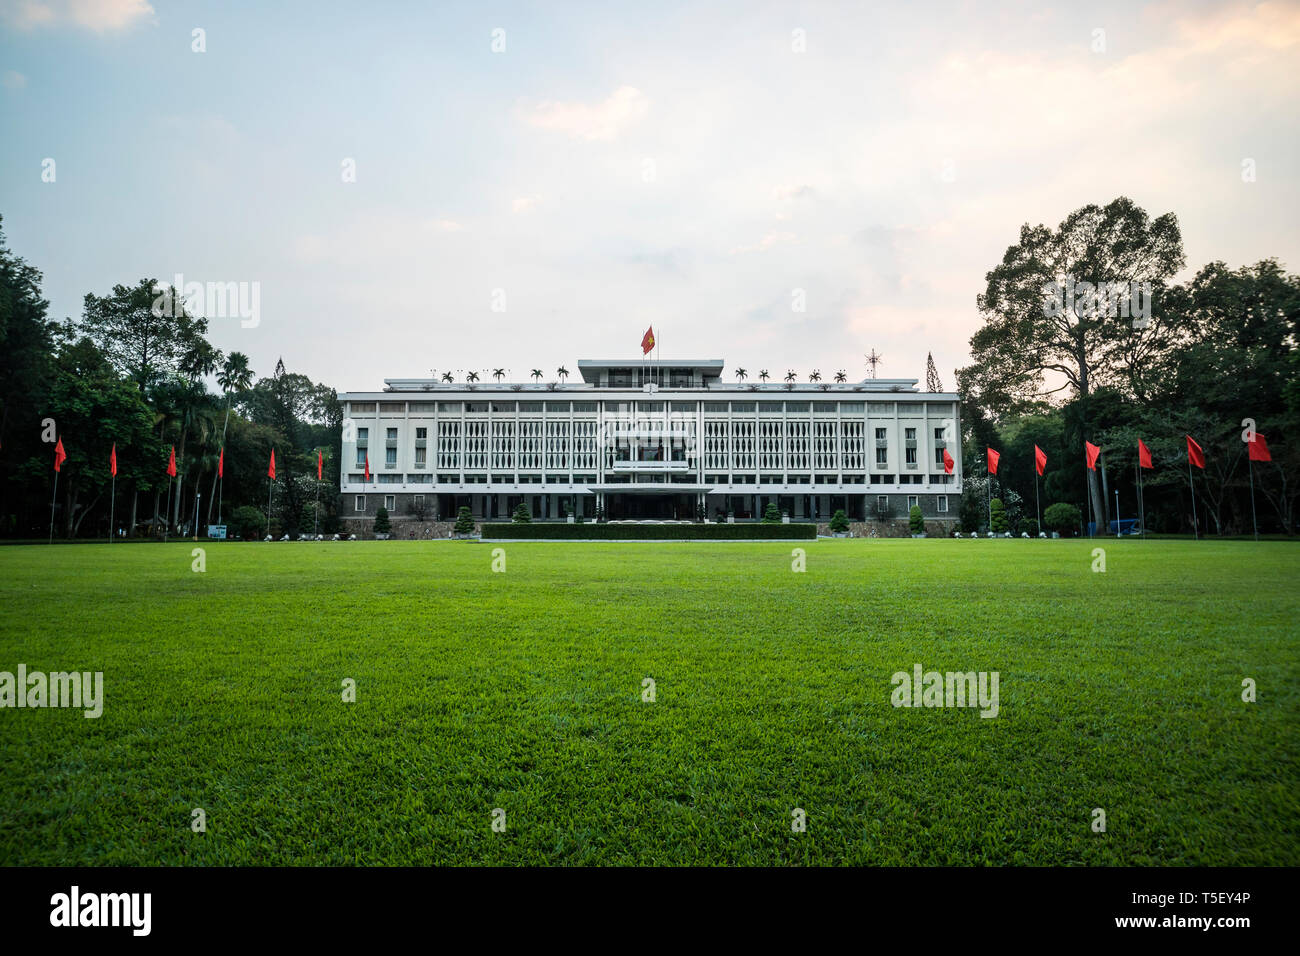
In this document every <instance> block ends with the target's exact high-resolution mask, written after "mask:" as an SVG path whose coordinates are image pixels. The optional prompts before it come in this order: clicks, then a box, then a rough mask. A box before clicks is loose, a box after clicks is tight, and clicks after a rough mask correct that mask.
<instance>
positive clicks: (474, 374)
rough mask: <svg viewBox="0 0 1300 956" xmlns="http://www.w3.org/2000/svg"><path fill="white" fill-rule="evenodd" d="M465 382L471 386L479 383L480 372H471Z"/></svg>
mask: <svg viewBox="0 0 1300 956" xmlns="http://www.w3.org/2000/svg"><path fill="white" fill-rule="evenodd" d="M465 381H466V382H469V383H470V385H473V384H474V383H475V382H477V381H478V372H470V373H469V374H468V375H466V376H465Z"/></svg>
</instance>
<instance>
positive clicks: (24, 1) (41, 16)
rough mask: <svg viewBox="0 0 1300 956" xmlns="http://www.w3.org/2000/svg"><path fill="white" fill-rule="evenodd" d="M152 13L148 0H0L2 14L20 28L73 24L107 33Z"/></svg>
mask: <svg viewBox="0 0 1300 956" xmlns="http://www.w3.org/2000/svg"><path fill="white" fill-rule="evenodd" d="M153 15H154V9H153V7H151V6H150V5H149V3H148V0H0V16H2V17H3V18H4V20H5V22H6V23H8V24H9V25H10V26H13V27H16V28H18V29H20V30H31V29H34V28H36V27H53V26H61V25H64V24H72V25H73V26H78V27H82V28H84V29H87V30H93V31H95V32H96V33H107V32H111V31H115V30H124V29H126V28H127V27H129V26H133V25H134V24H136V23H137V22H139V21H141V20H146V19H151V18H152V17H153Z"/></svg>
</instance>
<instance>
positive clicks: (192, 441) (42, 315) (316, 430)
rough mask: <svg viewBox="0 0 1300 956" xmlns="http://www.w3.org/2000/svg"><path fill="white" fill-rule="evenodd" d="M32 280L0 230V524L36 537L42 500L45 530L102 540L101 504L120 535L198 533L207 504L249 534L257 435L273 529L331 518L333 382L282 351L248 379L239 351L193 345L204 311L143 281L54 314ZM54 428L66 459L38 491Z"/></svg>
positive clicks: (202, 341) (326, 523) (336, 426)
mask: <svg viewBox="0 0 1300 956" xmlns="http://www.w3.org/2000/svg"><path fill="white" fill-rule="evenodd" d="M0 224H2V223H0ZM41 278H42V277H41V273H40V271H39V270H37V269H36V268H35V267H34V266H32V265H30V264H28V263H27V262H25V261H24V260H23V259H22V258H20V257H19V256H17V255H15V254H14V253H13V252H12V251H11V250H10V249H9V248H8V246H7V244H6V243H5V241H4V234H3V231H2V230H0V496H2V498H0V535H3V536H5V537H10V538H13V537H18V538H33V537H36V538H44V537H46V535H47V534H48V533H49V531H50V521H51V504H52V503H53V506H54V507H53V521H54V534H55V535H56V536H58V537H65V538H75V537H82V538H93V537H98V538H107V537H108V536H109V533H110V509H111V511H112V519H113V520H112V525H113V531H114V532H115V533H117V534H120V535H127V536H140V535H154V536H162V535H164V534H180V533H193V530H194V528H195V527H196V526H197V528H198V529H199V530H200V533H206V526H207V525H209V524H216V523H218V517H219V516H220V518H221V519H222V520H223V521H224V522H225V523H226V524H228V525H232V526H233V528H232V530H233V531H236V532H238V533H241V534H243V535H244V536H251V535H258V536H260V535H261V534H264V533H265V532H266V530H267V528H266V523H267V503H268V492H269V491H270V490H271V489H270V488H269V486H268V478H267V465H268V463H269V460H270V455H271V450H272V448H274V449H275V456H276V481H275V483H274V489H273V490H274V494H273V496H272V500H271V529H270V530H271V531H272V533H275V534H277V535H278V534H281V533H285V532H288V533H294V534H296V533H298V532H299V531H311V530H314V529H315V528H317V527H319V528H320V530H321V531H322V532H326V531H328V532H333V531H335V530H337V526H338V519H337V514H338V491H337V489H338V487H339V484H338V461H337V458H338V448H339V446H340V437H341V429H342V408H341V406H340V405H339V403H338V400H337V397H336V394H335V391H334V389H333V388H330V387H328V386H325V385H319V384H317V383H314V382H312V381H311V380H310V379H309V378H308V377H307V376H305V375H300V374H295V373H292V372H289V371H287V370H286V369H285V367H284V363H283V361H280V362H278V363H277V364H276V367H275V370H274V371H273V372H272V373H271V374H270V375H269V376H265V377H262V378H260V379H259V378H258V377H257V376H256V375H255V373H254V371H253V369H252V368H250V366H249V361H248V357H247V356H246V355H244V354H243V353H240V352H230V353H229V354H222V352H221V351H220V350H218V349H216V348H214V347H213V346H212V345H211V343H209V342H208V340H207V332H208V324H207V321H206V319H203V318H201V317H196V316H193V315H190V314H188V313H187V311H186V309H185V307H184V303H183V302H181V301H179V300H177V301H176V302H175V303H172V302H170V301H169V302H168V303H167V304H166V306H165V307H162V308H159V307H157V303H158V300H159V291H158V288H159V287H158V284H157V283H156V281H155V280H153V279H142V280H140V281H139V282H138V283H136V284H135V285H130V286H126V285H118V286H114V287H113V289H112V290H111V291H110V292H109V293H108V294H106V295H103V296H100V295H96V294H93V293H90V294H87V295H86V297H85V304H84V308H83V311H82V315H81V318H80V319H79V320H76V321H74V320H72V319H68V320H65V321H64V322H62V323H59V322H55V321H52V320H50V319H49V318H48V316H47V309H48V306H49V303H48V302H47V301H46V300H45V299H44V298H43V297H42V295H41ZM210 381H211V382H214V383H215V384H216V387H217V391H215V392H214V391H213V390H212V389H211V388H210V387H209V384H208V383H209V382H210ZM58 440H62V443H63V448H64V451H65V453H66V455H67V458H66V460H64V461H63V462H62V465H61V468H60V472H59V476H58V478H59V481H58V486H57V488H58V491H57V498H56V499H52V494H53V488H54V483H53V477H54V475H53V464H54V448H55V442H56V441H58ZM114 448H116V460H117V477H116V485H115V487H116V495H115V501H116V503H115V506H113V501H112V499H113V497H114V496H113V495H112V494H111V492H112V489H113V488H114V483H113V477H112V474H111V473H110V466H109V462H110V456H111V455H112V453H113V449H114ZM173 449H174V450H175V455H176V472H177V474H176V476H175V477H174V478H173V477H171V476H170V475H169V474H168V461H169V458H170V456H171V454H172V450H173ZM318 450H320V451H321V452H323V457H324V469H323V476H322V480H321V481H320V482H319V484H318V483H317V477H316V465H317V451H318ZM219 465H220V466H221V467H220V471H221V472H222V478H221V479H220V480H218V466H219ZM318 502H319V504H318Z"/></svg>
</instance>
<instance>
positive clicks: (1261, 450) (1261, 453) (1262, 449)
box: [1246, 432, 1273, 461]
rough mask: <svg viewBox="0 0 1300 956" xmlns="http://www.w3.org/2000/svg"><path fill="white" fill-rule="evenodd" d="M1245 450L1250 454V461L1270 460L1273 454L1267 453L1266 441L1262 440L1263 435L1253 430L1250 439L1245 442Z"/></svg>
mask: <svg viewBox="0 0 1300 956" xmlns="http://www.w3.org/2000/svg"><path fill="white" fill-rule="evenodd" d="M1246 451H1247V452H1248V453H1249V454H1250V460H1251V461H1272V460H1273V456H1272V455H1270V454H1269V451H1268V442H1266V441H1264V436H1263V435H1261V434H1260V433H1259V432H1255V437H1254V439H1253V440H1252V441H1248V442H1246Z"/></svg>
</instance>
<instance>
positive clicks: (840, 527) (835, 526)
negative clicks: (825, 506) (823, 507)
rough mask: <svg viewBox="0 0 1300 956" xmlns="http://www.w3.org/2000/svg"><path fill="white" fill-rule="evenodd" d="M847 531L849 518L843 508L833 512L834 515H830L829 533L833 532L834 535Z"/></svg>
mask: <svg viewBox="0 0 1300 956" xmlns="http://www.w3.org/2000/svg"><path fill="white" fill-rule="evenodd" d="M848 530H849V516H848V515H846V514H845V513H844V509H843V508H840V509H839V510H837V511H836V512H835V514H833V515H831V531H833V532H835V533H836V534H843V533H844V532H845V531H848Z"/></svg>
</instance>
